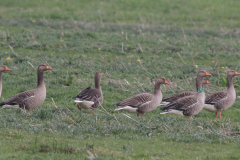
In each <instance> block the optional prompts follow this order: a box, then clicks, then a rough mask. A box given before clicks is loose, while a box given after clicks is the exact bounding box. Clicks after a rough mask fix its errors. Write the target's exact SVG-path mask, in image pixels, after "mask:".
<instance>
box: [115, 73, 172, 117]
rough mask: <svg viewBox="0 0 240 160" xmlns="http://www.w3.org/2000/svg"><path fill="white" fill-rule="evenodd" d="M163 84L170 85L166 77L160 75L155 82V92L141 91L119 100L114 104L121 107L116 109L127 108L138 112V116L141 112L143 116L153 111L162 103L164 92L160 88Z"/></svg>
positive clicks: (129, 110) (132, 111)
mask: <svg viewBox="0 0 240 160" xmlns="http://www.w3.org/2000/svg"><path fill="white" fill-rule="evenodd" d="M161 84H167V85H169V83H168V81H167V80H166V79H165V78H163V77H160V78H158V79H157V81H156V83H155V88H154V94H150V93H141V94H138V95H135V96H133V97H131V98H128V99H125V100H123V101H121V102H118V103H116V104H114V105H115V106H120V107H119V108H117V109H115V111H119V110H126V111H128V112H130V113H137V116H139V114H141V117H143V116H144V115H145V114H146V113H147V112H151V111H153V110H154V109H156V108H157V107H158V106H159V105H160V103H161V101H162V92H161V90H160V85H161Z"/></svg>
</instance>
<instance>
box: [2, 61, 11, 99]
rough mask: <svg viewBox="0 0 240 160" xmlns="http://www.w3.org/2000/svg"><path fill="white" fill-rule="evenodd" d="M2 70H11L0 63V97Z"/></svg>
mask: <svg viewBox="0 0 240 160" xmlns="http://www.w3.org/2000/svg"><path fill="white" fill-rule="evenodd" d="M4 71H11V70H10V69H9V68H8V67H6V66H4V65H0V98H1V95H2V72H4Z"/></svg>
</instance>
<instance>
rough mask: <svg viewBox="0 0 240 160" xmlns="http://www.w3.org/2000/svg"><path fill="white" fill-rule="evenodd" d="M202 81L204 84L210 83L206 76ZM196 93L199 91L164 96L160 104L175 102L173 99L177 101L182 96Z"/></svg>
mask: <svg viewBox="0 0 240 160" xmlns="http://www.w3.org/2000/svg"><path fill="white" fill-rule="evenodd" d="M202 83H203V84H210V82H209V83H208V82H207V79H206V78H203V79H202ZM196 87H197V85H196ZM194 94H197V92H191V91H184V92H180V93H177V94H174V95H173V96H169V97H163V101H162V103H161V104H160V106H165V105H167V104H169V103H170V102H173V101H176V100H178V99H180V98H183V97H187V96H191V95H194Z"/></svg>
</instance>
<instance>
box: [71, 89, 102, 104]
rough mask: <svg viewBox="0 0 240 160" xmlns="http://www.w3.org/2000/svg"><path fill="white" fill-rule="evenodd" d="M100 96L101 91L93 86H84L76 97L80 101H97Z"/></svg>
mask: <svg viewBox="0 0 240 160" xmlns="http://www.w3.org/2000/svg"><path fill="white" fill-rule="evenodd" d="M101 97H102V94H101V92H100V91H99V90H98V89H95V88H91V87H88V88H85V89H83V90H82V91H81V92H80V93H79V94H78V95H77V96H76V97H74V98H77V99H79V100H81V101H92V102H96V101H99V100H100V99H101Z"/></svg>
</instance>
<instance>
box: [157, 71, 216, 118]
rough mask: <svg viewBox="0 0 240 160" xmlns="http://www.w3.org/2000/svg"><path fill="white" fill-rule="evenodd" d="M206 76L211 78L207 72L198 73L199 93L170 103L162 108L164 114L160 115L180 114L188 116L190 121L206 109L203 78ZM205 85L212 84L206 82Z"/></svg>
mask: <svg viewBox="0 0 240 160" xmlns="http://www.w3.org/2000/svg"><path fill="white" fill-rule="evenodd" d="M205 76H211V74H209V73H208V72H206V71H199V72H198V75H197V80H196V81H197V90H198V93H196V94H193V95H191V96H187V97H183V98H180V99H178V100H176V101H173V102H171V103H169V104H168V105H166V106H165V107H163V108H162V110H163V112H162V113H160V114H168V113H170V114H178V115H183V116H187V117H188V119H190V118H192V116H194V115H196V114H198V113H199V112H200V111H201V110H202V109H203V107H204V101H205V93H204V91H203V77H205ZM205 84H210V82H208V81H206V82H205Z"/></svg>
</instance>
